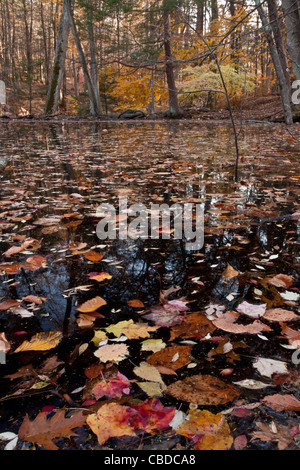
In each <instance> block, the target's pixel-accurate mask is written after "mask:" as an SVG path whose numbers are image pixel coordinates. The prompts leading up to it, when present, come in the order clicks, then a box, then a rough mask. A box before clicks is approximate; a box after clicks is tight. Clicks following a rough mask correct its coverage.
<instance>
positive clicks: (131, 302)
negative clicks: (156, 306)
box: [127, 299, 144, 308]
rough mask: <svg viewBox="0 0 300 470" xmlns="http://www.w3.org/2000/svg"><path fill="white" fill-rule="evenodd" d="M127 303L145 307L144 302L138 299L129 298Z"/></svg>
mask: <svg viewBox="0 0 300 470" xmlns="http://www.w3.org/2000/svg"><path fill="white" fill-rule="evenodd" d="M127 305H128V306H129V307H133V308H144V304H143V302H142V301H141V300H138V299H132V300H128V302H127Z"/></svg>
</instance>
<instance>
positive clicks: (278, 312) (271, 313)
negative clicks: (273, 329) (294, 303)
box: [264, 308, 299, 321]
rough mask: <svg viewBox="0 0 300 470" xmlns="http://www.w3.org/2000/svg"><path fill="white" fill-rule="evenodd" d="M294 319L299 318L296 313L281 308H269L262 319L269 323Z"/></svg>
mask: <svg viewBox="0 0 300 470" xmlns="http://www.w3.org/2000/svg"><path fill="white" fill-rule="evenodd" d="M294 318H299V316H298V315H296V313H294V312H291V311H290V310H285V309H283V308H270V309H269V310H267V311H266V313H265V314H264V319H265V320H269V321H289V320H293V319H294Z"/></svg>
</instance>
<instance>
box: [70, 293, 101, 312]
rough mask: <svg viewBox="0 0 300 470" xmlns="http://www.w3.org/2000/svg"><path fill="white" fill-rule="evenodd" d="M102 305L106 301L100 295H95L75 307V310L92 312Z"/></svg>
mask: <svg viewBox="0 0 300 470" xmlns="http://www.w3.org/2000/svg"><path fill="white" fill-rule="evenodd" d="M103 305H106V301H105V300H104V299H102V297H99V296H97V297H94V298H93V299H90V300H88V301H87V302H84V303H83V304H82V305H81V306H80V307H78V308H77V310H78V311H79V312H82V313H90V312H94V311H95V310H97V309H98V308H100V307H102V306H103Z"/></svg>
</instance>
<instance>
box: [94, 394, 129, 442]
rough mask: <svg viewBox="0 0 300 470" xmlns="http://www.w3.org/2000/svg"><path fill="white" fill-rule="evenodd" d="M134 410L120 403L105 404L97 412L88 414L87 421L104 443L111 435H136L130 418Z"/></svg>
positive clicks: (99, 439) (99, 440)
mask: <svg viewBox="0 0 300 470" xmlns="http://www.w3.org/2000/svg"><path fill="white" fill-rule="evenodd" d="M133 414H134V412H133V411H132V410H131V408H129V407H128V406H122V405H119V404H118V403H108V404H105V405H103V406H102V407H101V408H99V410H98V411H97V413H93V414H90V415H88V417H87V419H86V422H87V424H88V425H89V426H90V428H91V430H92V431H93V432H94V433H95V434H96V436H97V438H98V442H99V444H100V445H103V444H104V443H105V442H106V441H107V440H108V439H110V438H111V437H121V436H135V435H136V434H135V432H134V428H133V427H132V426H131V425H130V423H129V420H130V418H131V416H132V415H133Z"/></svg>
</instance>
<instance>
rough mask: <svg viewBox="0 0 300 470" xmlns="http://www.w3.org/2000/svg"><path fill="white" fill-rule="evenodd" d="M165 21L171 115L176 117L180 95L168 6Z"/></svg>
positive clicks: (165, 47)
mask: <svg viewBox="0 0 300 470" xmlns="http://www.w3.org/2000/svg"><path fill="white" fill-rule="evenodd" d="M163 21H164V49H165V62H166V77H167V83H168V90H169V110H170V114H171V115H173V116H176V115H178V114H180V108H179V103H178V93H177V89H176V84H175V76H174V63H173V57H172V47H171V35H170V12H169V10H168V9H167V6H166V5H164V11H163Z"/></svg>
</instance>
